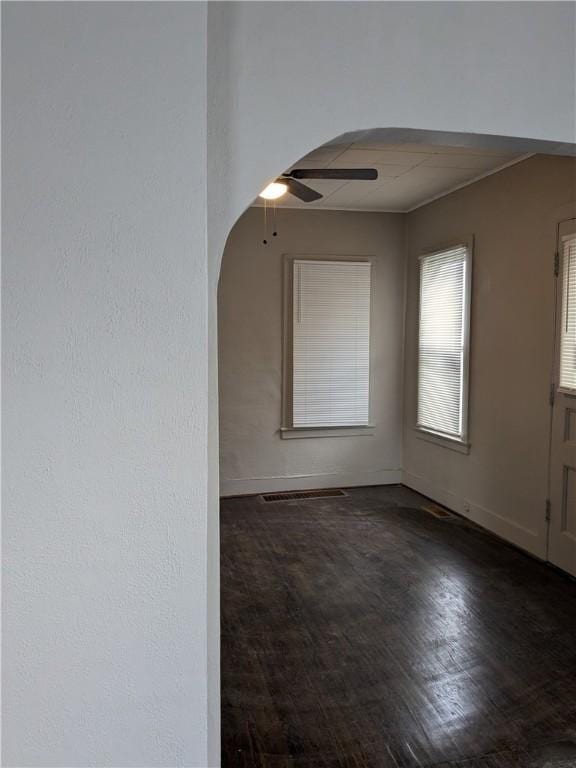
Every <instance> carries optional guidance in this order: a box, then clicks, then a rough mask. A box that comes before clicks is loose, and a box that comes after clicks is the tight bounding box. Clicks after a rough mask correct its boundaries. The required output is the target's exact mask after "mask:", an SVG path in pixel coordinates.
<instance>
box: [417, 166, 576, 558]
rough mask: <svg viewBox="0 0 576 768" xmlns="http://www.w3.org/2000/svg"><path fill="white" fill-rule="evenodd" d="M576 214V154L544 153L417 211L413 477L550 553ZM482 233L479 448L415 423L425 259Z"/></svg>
mask: <svg viewBox="0 0 576 768" xmlns="http://www.w3.org/2000/svg"><path fill="white" fill-rule="evenodd" d="M574 215H576V161H575V160H573V159H571V158H562V157H534V158H530V159H529V160H526V161H524V162H522V163H519V164H518V165H515V166H513V167H511V168H507V169H505V170H503V171H501V172H500V173H497V174H495V175H493V176H490V177H488V178H486V179H483V180H482V181H479V182H477V183H476V184H473V185H471V186H469V187H466V188H465V189H462V190H459V191H457V192H454V193H453V194H451V195H448V196H447V197H444V198H442V199H441V200H438V201H436V202H434V203H431V204H430V205H427V206H424V207H423V208H420V209H419V210H417V211H415V212H413V213H410V214H408V215H407V217H406V245H407V257H408V259H409V276H408V305H407V322H406V373H405V398H406V403H405V414H406V422H405V435H404V446H405V447H404V481H405V482H406V483H407V484H408V485H410V486H411V487H413V488H416V489H417V490H420V491H421V492H422V493H425V494H427V495H429V496H432V497H433V498H435V499H437V500H438V501H441V502H444V503H446V504H447V505H448V506H450V507H452V508H453V509H456V510H457V511H459V512H462V513H463V514H466V515H468V516H470V517H472V518H473V519H474V520H476V521H477V522H479V523H480V524H482V525H484V526H486V527H487V528H489V529H490V530H492V531H495V532H496V533H498V534H499V535H501V536H503V537H504V538H506V539H508V540H509V541H512V542H514V543H516V544H518V545H519V546H521V547H523V548H524V549H527V550H529V551H531V552H533V553H534V554H536V555H539V556H541V557H544V556H545V552H546V523H545V519H544V513H545V500H546V497H547V495H548V489H547V477H548V440H549V429H550V406H549V401H548V398H549V392H550V382H551V372H552V359H553V345H554V325H553V323H554V285H555V280H554V276H553V257H554V251H555V249H556V226H557V222H558V221H559V220H561V219H562V218H567V217H568V216H574ZM466 235H473V236H474V240H475V244H474V264H473V277H472V316H471V347H470V350H471V352H470V354H471V358H470V419H469V426H470V443H471V449H470V454H469V455H463V454H461V453H456V452H454V451H452V450H448V449H447V448H444V447H439V446H437V445H433V444H431V443H429V442H426V441H424V440H422V439H420V438H419V437H418V434H417V433H416V432H415V431H414V429H413V427H414V424H415V419H416V370H417V365H416V356H417V325H418V318H417V313H418V264H417V262H418V255H419V254H420V253H421V252H422V251H423V250H428V249H430V248H434V247H436V246H439V245H442V244H449V243H450V242H456V241H458V239H459V238H461V237H463V236H466Z"/></svg>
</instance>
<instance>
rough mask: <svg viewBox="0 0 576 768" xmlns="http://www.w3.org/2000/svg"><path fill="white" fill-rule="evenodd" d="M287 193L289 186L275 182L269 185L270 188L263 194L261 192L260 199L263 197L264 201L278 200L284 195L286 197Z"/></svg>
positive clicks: (266, 188)
mask: <svg viewBox="0 0 576 768" xmlns="http://www.w3.org/2000/svg"><path fill="white" fill-rule="evenodd" d="M287 191H288V185H287V184H282V183H281V182H279V181H273V182H272V183H271V184H268V186H267V187H265V188H264V189H263V190H262V192H260V194H259V195H258V197H263V198H264V200H277V199H278V198H279V197H282V195H285V194H286V192H287Z"/></svg>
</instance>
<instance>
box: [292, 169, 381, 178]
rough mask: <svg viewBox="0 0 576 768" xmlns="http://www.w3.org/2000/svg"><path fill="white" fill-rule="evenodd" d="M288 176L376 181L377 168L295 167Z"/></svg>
mask: <svg viewBox="0 0 576 768" xmlns="http://www.w3.org/2000/svg"><path fill="white" fill-rule="evenodd" d="M287 176H289V177H290V178H292V179H343V180H346V181H352V180H354V181H374V179H377V178H378V171H377V170H376V168H294V170H293V171H289V172H288V174H287Z"/></svg>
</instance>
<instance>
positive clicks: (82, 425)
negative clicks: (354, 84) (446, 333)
mask: <svg viewBox="0 0 576 768" xmlns="http://www.w3.org/2000/svg"><path fill="white" fill-rule="evenodd" d="M2 11H3V22H4V38H3V55H4V62H3V65H4V66H3V70H4V71H3V117H4V126H3V128H4V131H3V142H4V143H3V150H4V155H3V166H4V167H3V171H4V180H3V181H4V188H3V204H4V210H3V213H4V232H3V235H4V241H3V256H4V264H3V276H2V277H3V299H4V303H3V311H4V315H3V332H4V338H3V342H4V343H3V353H4V366H3V373H4V379H3V398H4V401H3V406H4V416H3V449H4V450H3V457H4V466H3V480H4V482H3V491H4V498H3V513H4V536H3V545H4V552H3V559H4V579H3V598H4V600H3V607H4V634H3V647H2V650H3V675H4V680H3V689H2V693H3V705H4V712H3V736H4V738H3V751H4V755H3V765H5V766H54V767H56V766H57V767H58V768H63V766H74V768H80V766H98V767H99V768H100V767H102V766H118V767H119V766H135V767H136V766H138V768H143V766H147V767H148V766H177V765H178V766H184V765H186V766H202V767H204V766H206V765H207V763H208V758H207V752H206V750H207V745H206V734H207V728H206V717H207V714H206V666H207V661H206V618H205V617H206V465H207V459H206V409H207V385H206V381H207V362H208V360H207V340H206V339H207V328H206V293H207V291H206V256H205V224H206V222H205V189H206V179H205V163H206V150H205V147H206V137H205V57H206V50H205V43H206V38H205V13H206V9H205V7H204V6H203V5H202V4H195V3H190V4H189V3H174V4H170V3H168V4H164V3H158V4H157V3H126V4H123V3H118V4H116V3H62V4H60V3H38V4H34V3H15V4H11V3H6V4H4V7H3V9H2Z"/></svg>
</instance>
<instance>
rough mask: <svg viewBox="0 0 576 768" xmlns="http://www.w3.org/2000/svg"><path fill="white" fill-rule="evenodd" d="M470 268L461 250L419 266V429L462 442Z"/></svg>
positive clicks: (464, 249) (424, 259) (425, 260)
mask: <svg viewBox="0 0 576 768" xmlns="http://www.w3.org/2000/svg"><path fill="white" fill-rule="evenodd" d="M468 264H469V260H468V248H467V247H466V246H463V245H462V246H456V247H454V248H450V249H448V250H445V251H441V252H439V253H432V254H427V255H425V256H423V257H422V258H421V260H420V325H419V341H418V423H417V426H418V427H420V428H422V429H425V430H429V431H433V432H437V433H439V434H441V435H446V436H447V437H451V438H455V439H459V440H463V439H464V436H465V423H464V421H465V400H464V398H465V384H466V382H465V365H466V359H467V350H466V348H465V347H466V344H467V339H468V332H467V322H468V318H467V316H468V311H467V301H468V297H467V291H468V284H469V283H468V279H467V269H468Z"/></svg>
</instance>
